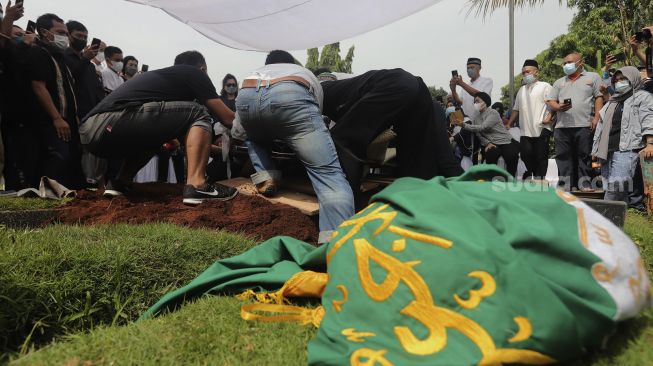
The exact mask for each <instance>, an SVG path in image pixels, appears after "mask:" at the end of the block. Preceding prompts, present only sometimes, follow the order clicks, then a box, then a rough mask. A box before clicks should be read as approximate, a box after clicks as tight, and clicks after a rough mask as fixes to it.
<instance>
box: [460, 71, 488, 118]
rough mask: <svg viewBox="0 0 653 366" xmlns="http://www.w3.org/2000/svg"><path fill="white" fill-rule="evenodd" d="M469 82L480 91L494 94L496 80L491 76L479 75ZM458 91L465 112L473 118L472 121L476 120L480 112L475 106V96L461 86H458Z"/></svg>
mask: <svg viewBox="0 0 653 366" xmlns="http://www.w3.org/2000/svg"><path fill="white" fill-rule="evenodd" d="M467 84H469V85H470V86H471V87H472V88H474V89H476V90H478V91H481V92H484V93H487V95H490V96H492V88H493V87H494V81H492V79H490V78H486V77H483V76H479V77H478V79H476V80H474V81H470V82H469V83H467ZM457 92H458V96H459V97H460V99H461V100H462V102H463V105H462V108H463V112H465V115H467V116H468V117H469V119H471V120H472V121H473V120H475V119H476V117H478V115H479V113H478V111H477V110H476V108H474V96H473V95H470V94H469V93H468V92H467V91H465V89H463V88H462V87H460V86H459V87H458V90H457ZM488 107H490V106H488Z"/></svg>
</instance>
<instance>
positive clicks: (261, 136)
mask: <svg viewBox="0 0 653 366" xmlns="http://www.w3.org/2000/svg"><path fill="white" fill-rule="evenodd" d="M265 64H266V66H264V67H262V68H259V69H258V70H256V71H254V73H253V75H252V76H250V77H248V78H247V79H245V80H244V81H243V88H242V89H241V91H240V92H239V93H238V97H237V98H236V110H237V113H238V117H239V118H240V120H241V122H242V126H243V128H244V129H245V131H246V132H247V141H246V143H247V148H248V151H249V156H250V158H251V159H252V164H253V165H254V168H255V169H256V174H254V175H253V176H252V181H253V182H254V183H255V184H256V185H257V186H258V187H259V191H260V192H261V193H262V194H264V195H269V194H272V193H273V192H274V190H275V188H274V184H273V182H274V181H275V180H276V179H278V178H279V173H280V172H279V171H278V170H276V168H275V166H274V164H273V162H272V160H271V159H270V152H269V149H268V148H267V147H266V145H267V144H269V143H270V142H272V141H273V140H275V139H278V140H282V141H284V142H285V143H286V144H288V145H289V146H290V148H291V149H292V150H293V151H294V152H295V154H296V155H297V157H298V158H299V160H300V161H301V162H302V164H303V165H304V167H305V168H306V171H307V172H308V176H309V178H310V180H311V183H312V185H313V189H314V190H315V193H316V194H317V198H318V201H319V203H320V238H319V242H320V243H324V242H327V241H329V240H330V239H331V231H332V230H334V229H335V228H336V227H338V226H339V225H340V224H341V223H342V222H343V221H344V220H346V219H348V218H350V217H351V216H353V215H354V197H353V194H352V191H351V188H350V187H349V183H347V179H346V178H345V174H344V173H343V172H342V168H341V167H340V162H339V161H338V155H337V153H336V149H335V146H334V144H333V141H332V139H331V135H330V134H329V130H328V129H327V127H326V125H325V124H324V120H323V119H322V113H321V110H322V101H323V93H322V87H321V86H320V83H319V82H318V80H317V78H316V77H315V76H314V75H313V73H311V72H310V71H309V70H307V69H305V68H303V67H301V66H298V65H295V64H294V58H293V57H292V55H290V54H289V53H288V52H285V51H272V52H270V54H269V55H268V57H267V59H266V62H265Z"/></svg>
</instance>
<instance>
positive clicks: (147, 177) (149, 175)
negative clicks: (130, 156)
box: [134, 156, 174, 183]
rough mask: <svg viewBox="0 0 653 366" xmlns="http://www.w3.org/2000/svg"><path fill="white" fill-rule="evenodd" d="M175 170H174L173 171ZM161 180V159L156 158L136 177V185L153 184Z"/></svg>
mask: <svg viewBox="0 0 653 366" xmlns="http://www.w3.org/2000/svg"><path fill="white" fill-rule="evenodd" d="M173 170H174V169H173ZM158 180H159V157H158V156H154V157H153V158H152V159H150V161H148V162H147V164H145V166H144V167H142V168H141V170H139V171H138V173H136V176H134V182H136V183H151V182H156V181H158Z"/></svg>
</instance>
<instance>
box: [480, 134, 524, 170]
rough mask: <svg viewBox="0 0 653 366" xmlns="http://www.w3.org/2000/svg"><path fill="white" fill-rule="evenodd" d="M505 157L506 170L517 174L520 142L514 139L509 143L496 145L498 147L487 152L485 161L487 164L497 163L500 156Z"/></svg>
mask: <svg viewBox="0 0 653 366" xmlns="http://www.w3.org/2000/svg"><path fill="white" fill-rule="evenodd" d="M500 157H503V160H504V161H505V162H506V170H507V171H508V173H510V174H512V176H513V177H514V176H516V175H517V164H518V163H519V143H518V142H517V141H515V140H512V141H511V142H510V143H509V144H505V145H496V148H493V149H490V150H488V151H486V152H485V162H486V163H487V164H496V163H497V162H499V158H500Z"/></svg>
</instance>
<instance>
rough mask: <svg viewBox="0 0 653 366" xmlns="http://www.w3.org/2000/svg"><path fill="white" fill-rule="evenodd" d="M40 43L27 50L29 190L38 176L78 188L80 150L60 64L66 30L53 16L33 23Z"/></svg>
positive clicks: (67, 79)
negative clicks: (31, 136) (31, 134)
mask: <svg viewBox="0 0 653 366" xmlns="http://www.w3.org/2000/svg"><path fill="white" fill-rule="evenodd" d="M36 26H37V31H38V33H39V36H40V39H39V40H38V41H37V42H36V46H35V47H31V48H30V55H29V66H28V74H29V77H30V80H31V87H32V92H33V95H34V98H35V102H36V103H35V106H34V112H33V117H32V118H33V120H34V123H35V125H36V129H35V134H36V138H37V141H35V142H36V144H35V146H34V149H35V150H36V151H38V154H36V155H34V157H35V158H36V161H33V162H31V163H30V165H31V166H32V167H33V169H32V170H31V171H29V178H28V179H29V181H30V186H33V187H34V186H36V187H38V181H39V179H40V177H41V176H42V175H45V176H48V177H50V178H53V179H55V180H57V181H59V182H60V183H62V184H63V185H65V186H67V187H68V188H73V189H76V188H79V187H80V186H81V165H80V155H81V154H80V146H79V133H78V121H79V120H78V119H77V101H76V99H75V92H74V79H73V77H72V74H71V73H70V70H69V69H68V67H67V66H66V63H65V62H64V56H63V54H64V51H65V50H66V48H68V44H69V40H68V29H67V28H66V25H65V24H64V23H63V20H61V18H59V17H58V16H56V15H54V14H45V15H42V16H40V17H39V18H38V19H37V21H36Z"/></svg>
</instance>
